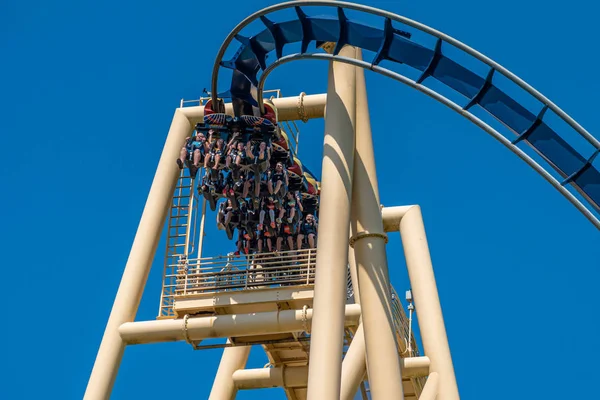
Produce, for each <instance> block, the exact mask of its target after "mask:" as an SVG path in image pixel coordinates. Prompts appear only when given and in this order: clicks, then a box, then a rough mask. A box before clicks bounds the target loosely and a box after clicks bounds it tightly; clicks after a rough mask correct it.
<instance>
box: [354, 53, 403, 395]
mask: <svg viewBox="0 0 600 400" xmlns="http://www.w3.org/2000/svg"><path fill="white" fill-rule="evenodd" d="M359 57H360V53H359ZM352 189H353V191H352V221H351V225H352V233H353V235H354V236H353V238H354V239H355V243H354V254H355V257H356V263H357V265H358V285H359V291H360V301H361V310H362V324H363V329H364V335H365V347H366V353H367V354H366V359H367V371H368V373H369V387H370V389H371V396H372V397H373V399H374V400H380V399H404V392H403V388H402V373H401V369H400V360H399V356H398V350H397V349H398V346H397V343H396V335H395V326H394V322H393V318H392V311H391V304H390V303H391V294H390V281H389V277H388V266H387V256H386V252H385V240H386V236H385V234H384V230H383V221H382V218H381V210H380V207H379V188H378V185H377V174H376V170H375V155H374V152H373V138H372V135H371V123H370V119H369V106H368V101H367V89H366V84H365V76H364V71H363V70H362V69H359V70H358V71H357V72H356V151H355V155H354V182H353V188H352Z"/></svg>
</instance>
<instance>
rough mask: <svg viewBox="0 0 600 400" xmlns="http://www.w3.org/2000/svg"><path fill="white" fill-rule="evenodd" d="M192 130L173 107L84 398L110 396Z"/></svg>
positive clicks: (185, 119) (106, 397)
mask: <svg viewBox="0 0 600 400" xmlns="http://www.w3.org/2000/svg"><path fill="white" fill-rule="evenodd" d="M191 130H192V126H191V124H190V121H189V120H188V119H187V118H186V116H185V115H184V114H183V113H182V112H181V111H179V110H176V111H175V115H174V116H173V122H172V123H171V129H170V130H169V134H168V136H167V139H166V141H165V146H164V148H163V152H162V155H161V157H160V161H159V162H158V167H157V169H156V174H155V175H154V180H153V181H152V187H151V188H150V193H149V194H148V199H147V200H146V206H145V207H144V212H143V213H142V218H141V219H140V224H139V226H138V230H137V233H136V235H135V239H134V241H133V245H132V246H131V251H130V253H129V259H128V260H127V264H126V265H125V270H124V271H123V277H122V278H121V283H120V285H119V290H118V291H117V295H116V297H115V301H114V304H113V308H112V311H111V313H110V317H109V318H108V323H107V325H106V329H105V331H104V336H103V337H102V342H101V344H100V348H99V349H98V355H97V356H96V361H95V363H94V367H93V369H92V373H91V375H90V380H89V382H88V385H87V388H86V391H85V395H84V398H85V399H86V400H95V399H108V398H109V397H110V393H111V391H112V388H113V385H114V382H115V379H116V376H117V372H118V370H119V366H120V364H121V359H122V358H123V352H124V350H125V343H124V342H123V341H122V340H121V337H120V335H119V326H121V325H122V324H123V323H125V322H130V321H133V320H134V318H135V315H136V313H137V310H138V307H139V304H140V300H141V298H142V294H143V292H144V287H145V285H146V281H147V279H148V274H149V272H150V267H151V265H152V261H153V259H154V253H155V252H156V247H157V246H158V241H159V239H160V235H161V232H162V229H163V225H164V222H165V219H166V216H167V212H168V211H169V207H170V205H171V198H172V196H173V190H174V189H175V184H176V182H177V177H178V176H179V168H178V167H177V164H176V163H175V159H177V157H178V154H179V151H180V149H181V146H182V144H183V143H184V141H185V138H186V136H189V135H190V133H191Z"/></svg>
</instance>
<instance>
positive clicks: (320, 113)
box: [180, 67, 354, 124]
mask: <svg viewBox="0 0 600 400" xmlns="http://www.w3.org/2000/svg"><path fill="white" fill-rule="evenodd" d="M351 68H354V67H351ZM326 100H327V95H326V94H324V93H322V94H312V95H303V94H301V95H299V96H291V97H280V98H278V99H273V100H271V101H272V102H273V104H274V105H275V107H276V108H277V119H278V120H279V121H308V120H309V119H314V118H323V117H324V114H325V102H326ZM180 110H182V112H183V113H184V114H185V115H186V116H187V117H188V118H189V120H190V122H191V123H192V124H197V123H198V122H202V121H203V118H204V106H196V107H183V108H181V109H180ZM225 113H226V114H228V115H233V105H232V104H231V103H226V104H225Z"/></svg>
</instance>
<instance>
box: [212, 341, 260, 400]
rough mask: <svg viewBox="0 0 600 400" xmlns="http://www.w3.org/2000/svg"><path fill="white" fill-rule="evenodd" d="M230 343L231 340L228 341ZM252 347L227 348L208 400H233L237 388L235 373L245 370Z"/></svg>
mask: <svg viewBox="0 0 600 400" xmlns="http://www.w3.org/2000/svg"><path fill="white" fill-rule="evenodd" d="M227 343H230V342H229V339H228V340H227ZM251 347H252V346H236V347H226V348H225V349H224V350H223V355H222V356H221V363H220V364H219V369H218V370H217V374H216V375H215V381H214V382H213V387H212V390H211V391H210V397H209V398H208V400H233V399H235V395H236V394H237V388H236V387H235V383H234V381H233V373H234V372H235V371H237V370H238V369H244V368H245V367H246V362H247V361H248V355H250V349H251Z"/></svg>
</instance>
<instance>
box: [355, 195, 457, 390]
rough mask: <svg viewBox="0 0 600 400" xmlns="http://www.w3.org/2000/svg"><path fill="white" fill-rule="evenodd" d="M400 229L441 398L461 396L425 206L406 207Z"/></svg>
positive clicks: (422, 331) (407, 266)
mask: <svg viewBox="0 0 600 400" xmlns="http://www.w3.org/2000/svg"><path fill="white" fill-rule="evenodd" d="M399 230H400V236H401V237H402V245H403V247H404V256H405V257H406V268H407V269H408V277H409V279H410V285H411V289H412V292H413V296H414V298H415V307H416V309H417V313H418V321H419V328H420V331H421V341H422V342H423V350H424V352H425V355H426V356H427V357H429V359H430V360H431V364H430V367H429V370H430V372H437V373H438V374H439V382H438V383H437V388H438V395H437V399H438V400H458V399H459V398H460V397H459V395H458V386H457V385H456V376H455V375H454V366H453V365H452V356H451V354H450V346H449V345H448V337H447V336H446V327H445V326H444V317H443V315H442V306H441V305H440V298H439V295H438V291H437V285H436V283H435V276H434V274H433V265H432V264H431V256H430V255H429V246H428V245H427V236H426V234H425V225H424V224H423V216H422V214H421V207H419V206H412V207H411V208H410V209H408V211H406V213H405V214H404V216H402V219H401V220H400V227H399ZM363 318H364V316H363ZM432 386H433V384H432Z"/></svg>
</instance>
